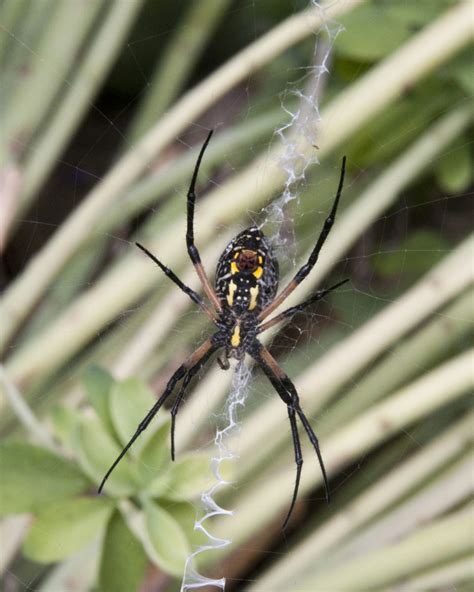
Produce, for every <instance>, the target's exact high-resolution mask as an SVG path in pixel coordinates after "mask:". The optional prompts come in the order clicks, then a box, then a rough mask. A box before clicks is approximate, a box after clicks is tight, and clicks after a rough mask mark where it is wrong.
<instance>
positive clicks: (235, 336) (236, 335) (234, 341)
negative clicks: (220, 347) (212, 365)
mask: <svg viewBox="0 0 474 592" xmlns="http://www.w3.org/2000/svg"><path fill="white" fill-rule="evenodd" d="M230 344H231V345H232V347H239V345H240V323H239V322H237V325H235V329H234V332H233V333H232V337H231V339H230Z"/></svg>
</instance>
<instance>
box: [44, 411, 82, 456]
mask: <svg viewBox="0 0 474 592" xmlns="http://www.w3.org/2000/svg"><path fill="white" fill-rule="evenodd" d="M51 421H52V425H53V431H54V435H55V437H56V438H57V439H58V440H59V441H60V442H61V443H62V444H63V445H64V446H65V447H66V448H70V449H71V450H73V449H74V434H75V432H76V429H77V426H78V425H79V423H80V421H81V415H80V413H79V412H78V411H77V410H76V409H71V408H70V407H64V405H56V406H55V407H54V408H53V409H52V411H51Z"/></svg>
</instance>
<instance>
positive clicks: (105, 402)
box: [82, 365, 115, 434]
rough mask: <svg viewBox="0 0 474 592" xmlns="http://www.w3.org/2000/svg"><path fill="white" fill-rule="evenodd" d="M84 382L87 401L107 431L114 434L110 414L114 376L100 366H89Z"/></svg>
mask: <svg viewBox="0 0 474 592" xmlns="http://www.w3.org/2000/svg"><path fill="white" fill-rule="evenodd" d="M82 382H83V384H84V388H85V391H86V395H87V399H88V401H89V403H90V404H91V406H92V407H93V408H94V410H95V412H96V413H97V415H98V416H99V417H100V419H101V420H102V423H103V424H104V426H105V427H106V428H107V430H108V431H109V432H110V433H111V434H114V429H113V423H112V420H111V418H110V412H109V397H110V391H111V390H112V388H113V386H114V384H115V380H114V379H113V377H112V375H111V374H109V372H107V370H104V369H103V368H101V367H100V366H95V365H92V366H89V367H88V368H87V370H86V372H85V374H84V376H83V379H82Z"/></svg>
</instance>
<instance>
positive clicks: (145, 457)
mask: <svg viewBox="0 0 474 592" xmlns="http://www.w3.org/2000/svg"><path fill="white" fill-rule="evenodd" d="M162 421H163V420H162ZM169 443H170V421H169V420H168V419H166V420H164V421H163V423H162V425H161V426H160V427H159V428H158V429H157V430H156V431H155V432H151V433H150V436H149V437H148V438H147V433H145V434H144V445H143V448H142V450H141V452H140V456H139V459H138V460H139V466H140V473H141V474H142V476H143V481H144V483H150V482H151V481H154V480H156V479H158V478H159V477H160V476H162V475H164V473H166V472H167V471H168V468H169V464H170V463H171V459H170V444H169Z"/></svg>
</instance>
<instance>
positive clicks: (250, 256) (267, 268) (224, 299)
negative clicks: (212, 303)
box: [216, 226, 278, 316]
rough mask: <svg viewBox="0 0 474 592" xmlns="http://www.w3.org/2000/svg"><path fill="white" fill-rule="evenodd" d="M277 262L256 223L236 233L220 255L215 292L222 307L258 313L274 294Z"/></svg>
mask: <svg viewBox="0 0 474 592" xmlns="http://www.w3.org/2000/svg"><path fill="white" fill-rule="evenodd" d="M277 288H278V262H277V260H276V258H275V256H274V255H273V252H272V249H271V246H270V244H269V243H268V241H267V239H266V238H265V236H264V234H263V233H262V232H261V231H260V230H259V229H258V228H256V227H254V226H253V227H251V228H247V230H244V231H243V232H241V233H240V234H238V235H237V236H236V237H235V238H234V239H233V240H232V241H231V242H230V243H229V244H228V245H227V247H226V249H225V250H224V252H223V253H222V255H221V256H220V259H219V262H218V264H217V271H216V292H217V296H218V297H219V299H220V301H221V303H222V305H223V307H224V309H228V308H231V309H232V310H234V311H235V312H236V313H237V314H238V315H239V316H240V315H241V314H244V313H247V312H253V313H258V312H260V311H261V310H262V309H263V308H265V306H267V305H268V304H269V303H270V302H271V301H272V300H273V299H274V297H275V294H276V291H277Z"/></svg>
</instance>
